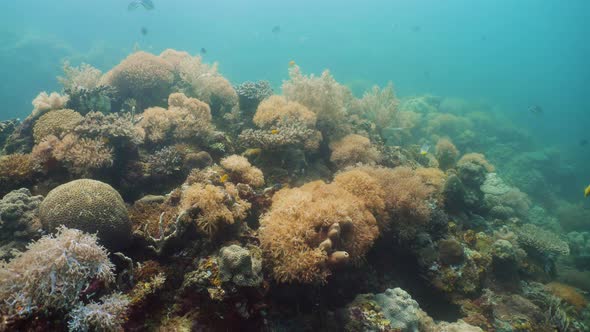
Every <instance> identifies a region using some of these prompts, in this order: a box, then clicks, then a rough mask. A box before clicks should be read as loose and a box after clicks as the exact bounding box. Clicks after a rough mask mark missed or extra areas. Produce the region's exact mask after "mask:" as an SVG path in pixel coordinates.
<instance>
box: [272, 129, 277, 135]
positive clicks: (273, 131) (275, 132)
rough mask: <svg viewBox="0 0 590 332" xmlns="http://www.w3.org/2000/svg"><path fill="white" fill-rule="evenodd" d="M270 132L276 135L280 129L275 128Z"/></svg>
mask: <svg viewBox="0 0 590 332" xmlns="http://www.w3.org/2000/svg"><path fill="white" fill-rule="evenodd" d="M270 133H271V134H273V135H276V134H278V133H279V130H278V129H273V130H271V131H270Z"/></svg>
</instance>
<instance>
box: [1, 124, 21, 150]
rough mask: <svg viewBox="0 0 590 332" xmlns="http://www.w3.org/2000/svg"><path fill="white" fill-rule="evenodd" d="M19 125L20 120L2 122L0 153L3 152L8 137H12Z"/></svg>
mask: <svg viewBox="0 0 590 332" xmlns="http://www.w3.org/2000/svg"><path fill="white" fill-rule="evenodd" d="M18 125H19V122H18V120H4V121H0V152H1V151H2V150H3V148H4V144H6V140H7V139H8V137H10V135H12V133H13V132H14V131H15V130H16V127H17V126H18Z"/></svg>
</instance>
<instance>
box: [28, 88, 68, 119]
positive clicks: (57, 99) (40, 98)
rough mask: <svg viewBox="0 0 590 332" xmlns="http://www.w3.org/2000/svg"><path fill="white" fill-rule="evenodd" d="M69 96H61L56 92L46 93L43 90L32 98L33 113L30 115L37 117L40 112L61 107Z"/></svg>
mask: <svg viewBox="0 0 590 332" xmlns="http://www.w3.org/2000/svg"><path fill="white" fill-rule="evenodd" d="M68 99H69V97H68V96H67V95H66V96H62V95H60V94H59V93H57V92H52V93H51V94H48V93H47V92H45V91H43V92H41V93H40V94H39V95H37V97H35V99H33V113H32V114H31V117H38V116H40V115H41V114H43V113H45V112H48V111H51V110H59V109H63V108H64V107H65V106H66V103H67V102H68Z"/></svg>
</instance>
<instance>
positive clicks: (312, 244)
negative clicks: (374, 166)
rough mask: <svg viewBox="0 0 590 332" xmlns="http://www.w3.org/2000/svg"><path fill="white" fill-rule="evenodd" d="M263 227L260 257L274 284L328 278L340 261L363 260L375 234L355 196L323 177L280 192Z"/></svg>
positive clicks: (374, 224)
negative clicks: (266, 262) (326, 181)
mask: <svg viewBox="0 0 590 332" xmlns="http://www.w3.org/2000/svg"><path fill="white" fill-rule="evenodd" d="M261 225H262V226H261V228H260V242H261V247H262V250H263V255H264V257H266V259H267V261H268V262H269V265H270V266H271V269H272V275H273V277H274V278H275V279H276V280H277V281H278V282H302V283H322V282H326V278H327V277H328V276H329V275H330V274H331V273H332V272H333V269H334V268H336V267H337V266H338V265H340V264H343V263H346V262H348V261H353V262H354V261H359V260H360V259H362V257H363V256H364V255H365V253H366V252H367V251H368V250H369V248H370V247H371V245H372V244H373V241H374V240H375V238H376V237H377V236H378V234H379V231H378V227H377V221H376V220H375V217H374V216H373V215H372V214H371V212H370V211H369V210H368V209H367V208H366V207H365V206H364V204H363V203H362V202H361V201H360V200H359V199H358V198H357V197H356V196H354V195H353V194H351V193H349V192H348V191H347V190H345V189H343V188H342V187H340V186H339V185H338V184H325V183H324V182H322V181H316V182H311V183H307V184H305V185H304V186H302V187H299V188H293V189H282V190H281V191H279V192H278V193H277V194H275V196H274V197H273V202H272V207H271V209H270V211H269V212H268V213H267V214H266V215H265V216H264V217H263V218H262V221H261Z"/></svg>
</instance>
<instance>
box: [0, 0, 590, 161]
mask: <svg viewBox="0 0 590 332" xmlns="http://www.w3.org/2000/svg"><path fill="white" fill-rule="evenodd" d="M154 2H155V6H156V9H155V10H153V11H145V10H136V11H133V12H130V11H128V10H127V4H128V1H127V0H102V1H95V0H92V1H90V0H87V1H80V0H54V1H41V0H19V1H3V3H2V4H0V77H3V78H4V79H3V80H2V81H1V82H0V98H1V99H2V101H3V105H2V110H1V111H0V112H1V113H0V118H1V119H6V118H11V117H24V116H26V115H27V114H28V113H29V112H30V110H31V106H30V101H31V100H32V99H33V97H34V96H35V95H37V93H38V92H39V91H42V90H58V89H59V86H58V84H57V82H56V80H55V77H56V76H57V75H59V74H60V72H61V62H62V61H63V59H70V61H71V62H73V63H74V64H78V63H80V62H88V63H90V64H92V65H94V66H96V67H98V68H100V69H102V70H107V69H109V68H110V67H112V66H114V65H115V64H116V63H118V62H119V61H120V60H121V59H122V58H124V57H125V56H126V55H128V54H129V53H130V52H132V51H133V49H134V47H138V48H140V49H143V50H147V51H150V52H153V53H159V52H160V51H162V50H164V49H166V48H175V49H179V50H186V51H189V52H191V53H198V52H199V50H200V49H201V48H202V47H204V48H206V49H207V51H208V52H207V54H206V55H205V59H206V61H211V62H213V61H218V62H219V63H220V70H221V72H222V73H223V74H224V75H225V76H226V77H228V78H229V79H230V80H231V81H232V82H234V83H239V82H242V81H245V80H257V79H267V80H269V81H271V82H272V83H273V85H274V86H275V87H277V88H279V87H280V83H281V81H282V80H283V79H285V78H286V77H287V64H288V62H289V61H290V60H294V61H296V62H297V63H298V64H299V65H300V66H301V67H302V69H303V70H304V71H305V72H315V73H320V72H321V71H322V70H323V69H325V68H328V69H330V70H331V71H332V73H333V74H334V76H335V77H336V79H337V80H338V81H340V82H343V83H345V84H347V85H348V86H349V87H351V88H352V89H353V91H354V92H355V93H356V94H359V95H360V94H362V91H364V90H365V89H367V88H368V87H370V86H371V85H372V84H380V85H383V84H385V83H386V82H388V81H393V82H394V84H395V87H396V90H397V92H398V94H399V96H401V97H403V96H408V95H414V94H422V93H432V94H436V95H441V96H457V97H461V98H464V99H472V100H482V101H485V102H487V103H489V104H491V105H494V106H495V108H496V109H500V110H502V111H504V112H506V113H507V114H509V116H510V117H511V118H512V119H514V121H515V122H516V123H517V124H519V125H520V126H522V127H523V128H525V129H528V130H531V131H532V133H533V134H534V135H535V136H536V137H537V138H538V139H539V141H540V142H541V143H542V144H547V145H555V144H557V145H559V146H560V147H561V149H562V150H564V152H565V153H570V154H574V155H575V154H580V153H583V154H585V155H587V154H589V153H588V150H580V149H579V145H578V141H579V140H580V139H582V138H590V137H588V135H587V134H586V131H587V128H588V125H590V115H589V112H588V106H587V105H588V101H587V99H588V96H589V95H590V91H589V90H590V89H589V87H590V84H589V83H590V82H589V81H590V66H588V59H590V43H588V42H587V38H588V35H589V32H590V23H588V21H587V20H586V18H587V15H588V13H589V12H590V2H588V1H586V0H570V1H557V0H542V1H539V0H518V1H513V0H499V1H498V0H494V1H491V0H485V1H484V0H481V1H467V0H415V1H391V0H390V1H385V0H381V1H378V0H369V1H363V2H361V1H352V0H339V1H335V0H315V1H311V0H302V1H301V0H300V1H276V0H274V1H268V0H251V1H238V0H216V1H195V0H167V1H165V0H154ZM277 25H278V26H280V28H281V31H280V33H272V31H271V30H272V28H273V27H274V26H277ZM142 27H145V28H146V29H147V30H148V33H147V35H146V36H143V35H142V34H141V33H140V30H141V28H142ZM531 104H538V105H541V106H542V107H543V108H544V109H545V114H544V115H543V116H540V117H539V116H537V117H535V116H532V115H531V114H530V113H529V112H527V108H528V107H529V106H530V105H531Z"/></svg>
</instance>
